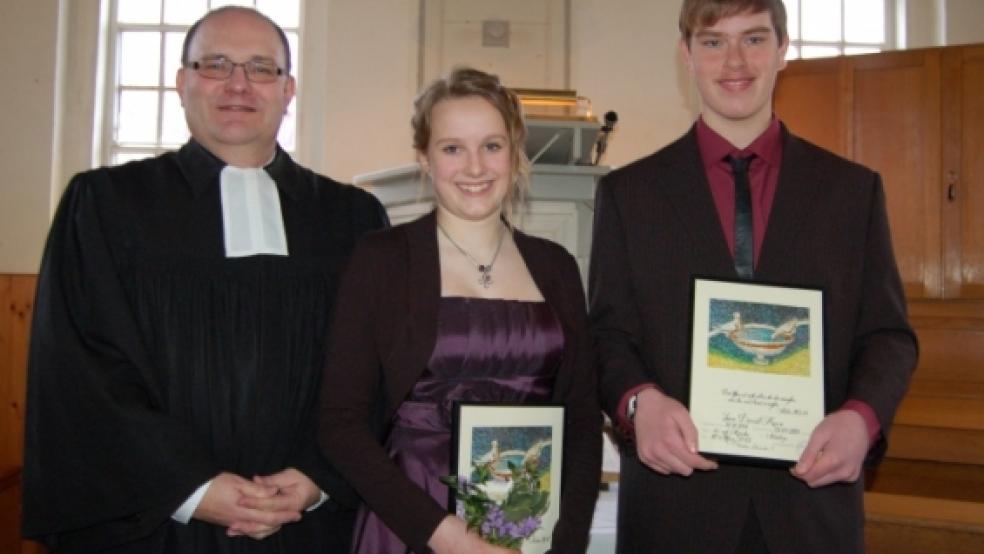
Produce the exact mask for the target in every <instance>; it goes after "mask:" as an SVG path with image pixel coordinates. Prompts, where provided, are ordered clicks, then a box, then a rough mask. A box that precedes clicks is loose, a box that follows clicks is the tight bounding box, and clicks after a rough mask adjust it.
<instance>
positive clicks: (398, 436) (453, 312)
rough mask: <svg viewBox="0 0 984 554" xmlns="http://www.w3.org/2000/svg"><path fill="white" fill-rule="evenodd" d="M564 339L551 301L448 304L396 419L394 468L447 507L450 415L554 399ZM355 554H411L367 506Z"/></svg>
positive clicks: (390, 441) (391, 446)
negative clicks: (481, 405)
mask: <svg viewBox="0 0 984 554" xmlns="http://www.w3.org/2000/svg"><path fill="white" fill-rule="evenodd" d="M563 347H564V333H563V330H562V329H561V326H560V322H559V321H558V320H557V317H556V316H555V315H554V313H553V310H552V309H551V308H550V306H548V305H547V304H546V303H545V302H524V301H518V300H487V299H480V298H462V297H444V298H441V300H440V306H439V310H438V324H437V343H436V344H435V346H434V352H433V353H432V354H431V359H430V362H429V363H428V367H427V370H426V371H425V372H424V374H423V375H422V376H421V378H420V380H419V381H417V384H416V385H414V387H413V390H412V391H411V392H410V395H409V396H408V397H407V400H405V401H404V402H403V404H402V405H401V406H400V408H399V410H398V411H397V413H396V415H395V416H394V417H393V421H392V424H393V427H392V431H391V432H390V434H389V437H388V438H387V440H386V444H385V447H386V449H387V452H388V453H389V455H390V457H391V458H392V459H393V461H394V462H395V463H396V464H397V465H398V466H399V467H400V468H401V469H403V471H404V472H405V473H406V474H407V476H408V477H409V478H410V479H411V480H412V481H413V482H415V483H417V484H418V485H420V487H421V488H422V489H424V490H426V491H427V492H428V493H430V495H431V496H432V497H433V498H434V500H436V501H437V502H439V503H440V504H441V505H442V506H445V505H447V503H448V487H447V486H446V485H444V484H443V483H441V482H440V481H438V478H439V477H440V476H442V475H449V474H450V469H449V467H450V461H451V460H450V458H451V452H450V448H451V445H450V443H451V410H452V405H453V402H454V401H455V400H462V401H473V402H512V403H521V402H544V401H548V400H550V397H551V391H552V390H553V382H554V377H555V375H556V373H557V368H558V366H559V365H560V360H561V358H562V352H563ZM352 551H353V552H356V553H358V554H390V553H405V552H410V550H409V549H408V548H407V546H406V545H404V544H403V542H402V541H400V539H399V538H397V537H396V535H394V534H393V533H392V532H391V531H390V530H389V528H388V527H386V524H385V523H383V522H382V521H381V520H380V519H379V518H377V517H376V515H375V514H374V513H372V512H371V511H370V510H369V509H368V508H366V507H365V506H363V508H362V509H361V511H360V512H359V517H358V521H357V522H356V526H355V537H354V540H353V544H352Z"/></svg>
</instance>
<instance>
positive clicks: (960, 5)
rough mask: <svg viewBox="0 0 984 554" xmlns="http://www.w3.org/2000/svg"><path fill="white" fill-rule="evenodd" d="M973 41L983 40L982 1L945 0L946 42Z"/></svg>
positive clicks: (983, 9)
mask: <svg viewBox="0 0 984 554" xmlns="http://www.w3.org/2000/svg"><path fill="white" fill-rule="evenodd" d="M910 1H911V0H910ZM975 42H984V2H982V1H981V0H946V44H970V43H975Z"/></svg>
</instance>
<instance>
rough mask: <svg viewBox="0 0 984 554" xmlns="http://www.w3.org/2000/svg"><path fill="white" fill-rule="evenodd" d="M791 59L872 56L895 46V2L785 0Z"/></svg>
mask: <svg viewBox="0 0 984 554" xmlns="http://www.w3.org/2000/svg"><path fill="white" fill-rule="evenodd" d="M783 2H784V3H785V4H786V15H787V21H788V27H789V51H788V52H787V54H786V58H787V59H796V58H823V57H827V56H839V55H842V54H846V55H851V54H868V53H871V52H881V51H882V50H888V49H890V48H891V45H892V44H893V43H894V40H895V37H894V29H895V17H894V13H895V11H894V8H895V1H894V0H783Z"/></svg>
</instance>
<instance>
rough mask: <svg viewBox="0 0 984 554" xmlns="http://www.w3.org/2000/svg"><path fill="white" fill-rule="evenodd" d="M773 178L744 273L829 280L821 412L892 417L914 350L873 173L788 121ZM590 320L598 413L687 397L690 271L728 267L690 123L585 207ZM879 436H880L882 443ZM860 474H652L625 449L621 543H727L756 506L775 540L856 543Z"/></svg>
mask: <svg viewBox="0 0 984 554" xmlns="http://www.w3.org/2000/svg"><path fill="white" fill-rule="evenodd" d="M782 132H783V139H782V140H783V157H782V167H781V168H780V173H779V184H778V188H777V191H776V197H775V201H774V204H773V208H772V212H771V216H770V220H769V223H768V228H767V230H766V235H765V239H764V241H763V244H762V250H761V253H760V257H759V262H758V266H757V267H756V270H755V277H756V279H758V280H762V281H772V282H779V283H787V284H795V285H801V286H808V287H818V288H822V289H823V290H824V314H825V323H826V325H825V329H824V333H825V339H826V340H825V349H824V354H825V366H826V373H825V375H824V377H825V387H826V388H825V393H826V398H825V400H826V409H827V411H828V412H829V411H832V410H836V409H838V408H839V407H840V406H841V405H842V404H843V403H844V402H845V401H846V400H848V399H849V398H852V399H857V400H861V401H864V402H867V403H868V404H869V405H870V406H871V407H872V408H873V409H874V412H875V414H876V416H877V418H878V421H879V423H880V424H881V429H882V437H885V436H887V433H888V430H889V427H890V425H891V422H892V418H893V416H894V412H895V409H896V407H897V406H898V404H899V402H900V400H901V399H902V396H903V394H904V393H905V390H906V388H907V386H908V381H909V377H910V375H911V372H912V371H913V369H914V367H915V362H916V356H917V347H916V339H915V336H914V335H913V333H912V331H911V329H910V327H909V325H908V323H907V317H906V306H905V298H904V296H903V292H902V285H901V281H900V279H899V276H898V271H897V268H896V265H895V259H894V256H893V254H892V243H891V237H890V236H889V228H888V221H887V215H886V211H885V198H884V192H883V191H882V185H881V180H880V178H879V177H878V175H877V174H875V173H873V172H871V171H870V170H868V169H866V168H864V167H862V166H859V165H857V164H854V163H851V162H849V161H847V160H844V159H842V158H839V157H837V156H835V155H833V154H830V153H829V152H826V151H824V150H822V149H820V148H818V147H816V146H813V145H811V144H809V143H807V142H805V141H803V140H801V139H799V138H797V137H795V136H792V135H791V134H789V132H788V131H787V130H786V129H785V127H784V128H783V131H782ZM595 210H596V212H595V224H594V243H593V247H592V248H593V252H592V259H591V276H590V281H589V283H590V284H589V288H590V304H591V316H590V320H591V328H592V335H593V338H594V341H595V347H596V349H597V353H598V356H599V359H600V365H599V375H600V383H601V385H600V387H601V397H602V405H603V407H604V408H605V409H606V411H608V413H609V414H613V416H614V412H615V410H616V409H617V406H618V403H619V400H620V399H621V398H622V396H623V395H624V394H625V393H626V391H628V390H629V389H630V388H632V387H634V386H637V385H639V384H642V383H645V382H654V383H656V384H657V385H658V386H659V387H660V388H661V389H662V390H663V392H665V393H666V394H669V395H670V396H672V397H674V398H676V399H677V400H680V401H682V402H684V404H686V398H687V393H688V383H687V381H688V375H689V365H688V364H689V361H688V360H689V345H690V336H689V334H690V310H691V276H693V275H701V276H712V277H720V278H730V279H736V278H737V275H736V273H735V270H734V267H733V261H732V256H731V253H730V252H729V250H728V247H727V244H726V241H725V237H724V233H723V231H722V229H721V223H720V220H719V218H718V215H717V212H716V209H715V205H714V202H713V200H712V197H711V193H710V189H709V186H708V184H707V178H706V176H705V174H704V170H703V166H702V164H701V160H700V154H699V151H698V147H697V138H696V133H695V131H694V129H691V130H690V132H689V133H687V134H686V135H685V136H683V137H682V138H681V139H680V140H678V141H676V142H675V143H673V144H671V145H669V146H667V147H666V148H664V149H663V150H660V151H659V152H657V153H655V154H653V155H651V156H649V157H647V158H644V159H641V160H639V161H637V162H635V163H633V164H631V165H628V166H626V167H624V168H621V169H619V170H618V171H614V172H612V173H611V174H610V175H608V176H606V177H605V179H604V180H603V181H602V182H601V183H600V185H599V189H598V192H597V199H596V203H595ZM883 451H884V442H883V441H881V444H879V445H876V448H875V450H874V451H873V452H875V454H876V455H877V454H878V453H880V452H883ZM862 492H863V491H862V483H861V482H857V483H853V484H837V485H833V486H828V487H824V488H821V489H817V490H811V489H809V488H808V487H807V486H806V485H805V484H803V483H802V482H800V481H799V480H798V479H795V478H793V477H792V476H790V475H789V474H788V472H787V471H786V470H785V469H763V468H753V467H738V466H733V465H731V466H729V465H722V467H721V468H720V469H719V470H717V471H712V472H697V474H695V475H693V476H691V477H689V478H684V477H679V476H673V477H660V476H658V475H657V474H656V473H654V472H651V471H649V470H648V469H646V468H645V467H644V466H643V465H642V464H641V463H640V462H639V461H638V458H636V457H635V455H634V453H631V452H629V453H627V454H626V455H624V456H623V460H622V476H621V487H620V496H621V497H620V499H619V539H618V540H619V548H620V552H633V553H635V552H651V551H655V550H659V551H660V552H688V553H690V552H733V551H734V548H735V545H736V544H737V540H738V537H739V534H740V531H741V527H742V525H743V523H744V521H745V518H746V514H747V513H748V508H749V505H750V504H751V505H752V506H754V509H755V512H756V513H757V515H758V518H759V520H760V521H761V527H762V531H763V533H764V536H765V538H766V540H767V542H768V544H769V546H770V548H771V550H772V551H773V552H807V551H815V552H851V551H859V550H861V549H862V529H861V526H862V520H863V512H862Z"/></svg>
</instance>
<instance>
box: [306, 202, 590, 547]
mask: <svg viewBox="0 0 984 554" xmlns="http://www.w3.org/2000/svg"><path fill="white" fill-rule="evenodd" d="M514 238H515V242H516V246H517V247H518V249H519V252H520V254H521V255H522V257H523V260H524V261H525V262H526V265H527V267H528V268H529V271H530V274H531V275H532V276H533V280H534V282H535V283H536V285H537V287H538V288H539V289H540V291H541V293H542V294H543V295H544V298H545V300H546V302H547V303H548V304H550V306H551V307H552V308H553V310H554V312H555V313H556V314H557V317H558V319H559V320H560V322H561V325H562V327H563V331H564V352H563V361H562V363H561V367H560V369H559V371H558V374H557V380H556V382H555V386H554V391H553V399H554V400H555V401H557V402H562V403H563V404H564V405H565V406H566V414H567V415H566V422H565V429H566V432H565V437H564V442H565V453H564V483H563V490H562V491H561V510H560V520H559V521H558V523H557V526H556V527H555V528H554V533H553V551H554V552H584V550H585V549H586V548H587V542H588V534H589V531H590V527H591V518H592V514H593V507H594V503H595V499H596V498H597V493H598V481H599V477H600V471H601V413H600V410H599V407H598V399H597V394H596V372H595V368H594V364H593V361H592V359H591V357H590V353H589V347H590V346H589V341H590V339H589V337H588V335H587V326H586V315H585V302H584V293H583V288H582V286H581V279H580V274H579V272H578V269H577V264H576V263H575V261H574V259H573V258H572V257H571V256H570V254H568V253H567V252H566V251H565V250H564V249H563V248H561V247H560V246H558V245H557V244H555V243H552V242H549V241H546V240H543V239H539V238H534V237H530V236H528V235H525V234H523V233H521V232H518V231H517V232H515V234H514ZM440 294H441V285H440V265H439V259H438V245H437V233H436V219H435V216H434V214H433V213H432V214H430V215H428V216H425V217H423V218H421V219H419V220H417V221H414V222H412V223H408V224H405V225H400V226H398V227H394V228H391V229H388V230H385V231H381V232H378V233H373V234H370V235H368V236H367V237H365V238H364V239H363V240H362V241H361V242H360V243H359V245H358V246H357V247H356V249H355V252H354V253H353V255H352V259H351V261H350V264H349V267H348V269H347V270H346V272H345V275H344V277H343V279H342V283H341V285H340V288H339V295H338V298H337V306H336V310H335V315H334V321H333V323H332V330H331V334H330V337H329V355H328V363H327V367H326V369H325V377H324V379H323V381H322V390H321V403H320V406H319V409H318V417H319V433H318V441H319V444H320V445H321V449H322V452H324V454H325V456H327V457H328V459H329V461H331V463H332V464H333V465H334V466H335V467H336V468H337V470H338V471H339V472H340V473H341V474H342V475H343V476H344V477H345V478H346V479H348V480H349V481H350V483H351V484H352V485H353V486H354V487H355V489H356V491H357V492H358V493H359V495H361V496H362V498H363V499H364V500H365V502H366V504H367V505H368V506H369V508H371V509H372V510H373V511H374V512H375V513H376V514H377V515H378V516H379V517H380V518H381V519H382V520H383V521H384V522H385V523H386V524H387V525H388V526H389V527H390V528H391V529H392V530H393V531H394V532H395V533H396V534H397V536H399V537H400V538H401V539H402V540H403V541H404V542H405V543H406V544H407V545H409V546H410V547H411V548H413V549H414V550H415V551H417V552H426V551H427V541H428V540H429V539H430V536H431V535H432V534H433V532H434V529H436V528H437V526H438V524H439V523H440V522H441V520H442V519H443V518H444V517H445V516H446V515H447V511H446V510H445V508H444V507H443V506H441V505H439V504H438V503H437V502H435V501H434V500H433V499H432V498H431V497H430V496H429V495H428V494H427V492H426V491H424V490H422V489H421V488H420V487H419V486H418V485H417V484H415V483H413V482H412V481H410V479H408V478H407V477H406V476H405V475H404V474H403V472H402V471H401V470H400V469H399V468H398V467H397V466H396V465H395V464H394V463H393V462H392V461H391V460H390V458H389V457H388V456H387V455H386V452H385V450H384V449H383V447H382V446H381V441H380V437H379V433H377V432H376V429H380V428H382V427H384V426H385V425H386V422H389V421H390V418H391V417H392V416H393V414H394V413H395V412H396V410H397V409H398V408H399V406H400V404H401V403H402V402H403V400H404V399H405V398H406V396H407V394H408V393H409V392H410V390H411V389H412V388H413V385H414V384H415V383H416V382H417V381H418V380H419V378H420V376H421V375H422V373H423V372H424V370H425V369H426V366H427V362H428V361H429V359H430V356H431V353H432V351H433V349H434V344H435V341H436V337H437V309H438V300H439V298H440Z"/></svg>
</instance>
